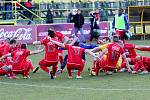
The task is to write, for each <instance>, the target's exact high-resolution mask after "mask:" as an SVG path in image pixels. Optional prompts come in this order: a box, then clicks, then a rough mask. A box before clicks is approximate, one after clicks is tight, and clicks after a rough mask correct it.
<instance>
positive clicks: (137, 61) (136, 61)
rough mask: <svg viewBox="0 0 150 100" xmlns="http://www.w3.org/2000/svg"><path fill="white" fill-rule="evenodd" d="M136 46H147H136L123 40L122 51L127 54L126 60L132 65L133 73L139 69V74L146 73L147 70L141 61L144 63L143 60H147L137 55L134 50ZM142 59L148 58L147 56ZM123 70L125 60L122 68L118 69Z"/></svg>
mask: <svg viewBox="0 0 150 100" xmlns="http://www.w3.org/2000/svg"><path fill="white" fill-rule="evenodd" d="M136 48H147V46H138V45H135V44H129V43H127V42H125V44H124V51H125V54H126V56H127V60H128V61H129V63H130V64H131V65H133V71H132V73H133V74H135V73H137V72H138V70H139V69H140V70H141V71H142V72H141V74H147V73H148V71H147V70H146V68H145V66H144V64H143V63H146V62H145V61H147V60H143V59H142V58H143V57H142V56H139V55H137V54H136V51H135V49H136ZM144 59H148V57H144ZM125 70H127V69H126V64H125V62H123V63H122V69H121V70H120V71H125Z"/></svg>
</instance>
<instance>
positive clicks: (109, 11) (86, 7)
mask: <svg viewBox="0 0 150 100" xmlns="http://www.w3.org/2000/svg"><path fill="white" fill-rule="evenodd" d="M41 1H42V0H41ZM54 1H55V0H54ZM71 1H72V0H70V2H48V3H46V2H40V3H34V6H35V9H32V10H30V9H27V8H26V7H25V6H24V5H23V4H24V3H23V2H20V3H18V4H19V6H20V7H21V8H22V9H18V8H17V6H16V4H17V2H15V1H13V2H9V1H7V2H6V1H0V22H4V21H5V22H6V21H10V22H11V21H14V22H16V23H22V22H27V21H32V22H33V24H34V23H35V24H37V23H45V22H46V16H45V15H46V13H47V11H48V9H51V10H52V14H53V20H54V22H55V23H63V22H67V18H68V14H69V13H70V12H71V11H72V9H74V8H80V9H81V11H82V13H83V15H84V16H85V19H86V21H89V18H90V17H89V12H90V11H92V10H94V9H95V8H99V9H101V20H102V21H107V20H111V18H112V17H114V15H115V11H116V10H117V9H118V8H120V7H122V8H124V9H126V8H127V7H128V6H137V5H149V4H150V0H126V1H125V0H117V1H109V0H107V1H106V0H103V1H102V0H100V1H97V0H93V1H90V0H89V1H88V2H84V1H83V0H79V1H77V2H71ZM1 7H2V9H1ZM7 7H8V9H7ZM25 11H28V12H30V13H31V14H32V15H33V16H34V17H33V20H31V19H30V18H28V17H27V16H26V15H25V13H24V12H25ZM20 16H21V17H20Z"/></svg>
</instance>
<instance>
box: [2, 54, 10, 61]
mask: <svg viewBox="0 0 150 100" xmlns="http://www.w3.org/2000/svg"><path fill="white" fill-rule="evenodd" d="M7 57H11V53H8V54H5V55H3V56H2V57H1V58H0V61H2V60H3V59H5V58H7Z"/></svg>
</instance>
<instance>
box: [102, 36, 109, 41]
mask: <svg viewBox="0 0 150 100" xmlns="http://www.w3.org/2000/svg"><path fill="white" fill-rule="evenodd" d="M102 39H105V40H106V41H109V42H111V39H110V38H109V37H103V38H102Z"/></svg>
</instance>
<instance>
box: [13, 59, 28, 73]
mask: <svg viewBox="0 0 150 100" xmlns="http://www.w3.org/2000/svg"><path fill="white" fill-rule="evenodd" d="M29 65H30V61H26V62H23V63H21V64H13V67H12V71H24V70H26V69H27V68H28V67H29Z"/></svg>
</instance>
